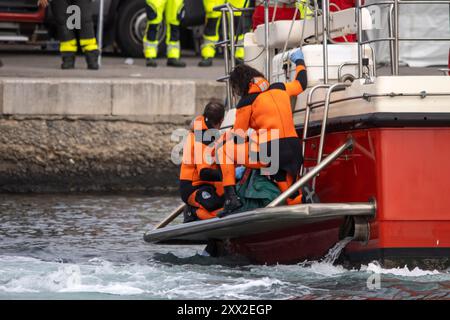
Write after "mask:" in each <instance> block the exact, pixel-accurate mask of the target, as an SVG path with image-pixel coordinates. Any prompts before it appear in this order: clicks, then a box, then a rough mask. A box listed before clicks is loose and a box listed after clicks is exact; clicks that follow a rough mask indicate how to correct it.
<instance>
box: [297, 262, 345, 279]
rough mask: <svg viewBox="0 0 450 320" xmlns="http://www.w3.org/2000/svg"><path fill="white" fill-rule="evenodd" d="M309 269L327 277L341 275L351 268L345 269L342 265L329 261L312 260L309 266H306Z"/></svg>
mask: <svg viewBox="0 0 450 320" xmlns="http://www.w3.org/2000/svg"><path fill="white" fill-rule="evenodd" d="M304 268H305V269H306V270H307V271H310V272H312V273H316V274H319V275H321V276H325V277H332V276H336V275H341V274H343V273H346V272H350V270H347V269H345V268H344V267H343V266H341V265H333V264H332V263H329V262H312V263H311V264H310V265H309V266H308V267H304Z"/></svg>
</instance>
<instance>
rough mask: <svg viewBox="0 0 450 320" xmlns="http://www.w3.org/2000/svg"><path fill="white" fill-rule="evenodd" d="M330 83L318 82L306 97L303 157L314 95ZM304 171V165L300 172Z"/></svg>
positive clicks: (303, 155)
mask: <svg viewBox="0 0 450 320" xmlns="http://www.w3.org/2000/svg"><path fill="white" fill-rule="evenodd" d="M329 87H330V85H328V84H318V85H316V86H314V87H312V88H311V90H309V92H308V97H307V99H306V108H305V120H304V123H303V134H302V157H305V149H306V141H305V139H306V137H307V135H308V126H309V117H310V114H311V106H312V97H313V95H314V93H315V92H316V91H317V90H318V89H326V88H329ZM302 173H303V165H302V168H301V169H300V174H302Z"/></svg>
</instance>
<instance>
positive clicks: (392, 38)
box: [323, 0, 450, 78]
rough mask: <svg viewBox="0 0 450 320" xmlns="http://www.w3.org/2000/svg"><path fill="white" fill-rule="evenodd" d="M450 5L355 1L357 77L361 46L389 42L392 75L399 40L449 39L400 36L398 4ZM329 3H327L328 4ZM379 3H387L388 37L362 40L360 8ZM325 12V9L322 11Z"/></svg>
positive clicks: (449, 0)
mask: <svg viewBox="0 0 450 320" xmlns="http://www.w3.org/2000/svg"><path fill="white" fill-rule="evenodd" d="M328 2H329V0H325V1H323V5H324V6H326V5H327V3H328ZM421 4H422V5H424V4H426V5H432V4H438V5H450V0H443V1H442V0H440V1H435V0H426V1H424V0H422V1H416V0H391V1H378V2H374V3H368V4H364V5H363V4H362V0H357V1H356V19H357V25H358V35H357V38H358V77H359V78H362V76H363V74H362V72H363V64H362V61H363V46H364V45H366V44H370V43H374V42H383V41H388V42H389V48H390V60H391V74H392V75H394V76H397V75H399V65H400V42H405V41H430V42H434V41H450V38H433V37H428V38H403V37H400V19H399V16H400V6H401V5H421ZM328 5H329V4H328ZM380 5H389V6H390V8H389V17H388V25H389V37H387V38H376V39H371V40H365V41H363V39H362V38H363V30H362V18H361V10H362V9H363V8H368V7H372V6H380ZM324 13H325V14H327V11H324ZM325 47H326V45H324V51H325V50H326V48H325Z"/></svg>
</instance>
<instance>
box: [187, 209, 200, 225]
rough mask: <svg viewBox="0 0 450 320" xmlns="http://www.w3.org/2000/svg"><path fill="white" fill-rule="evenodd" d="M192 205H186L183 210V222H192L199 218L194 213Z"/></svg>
mask: <svg viewBox="0 0 450 320" xmlns="http://www.w3.org/2000/svg"><path fill="white" fill-rule="evenodd" d="M195 209H196V208H194V207H191V206H186V207H185V208H184V210H183V223H188V222H193V221H198V220H200V219H199V218H198V217H197V215H196V214H195Z"/></svg>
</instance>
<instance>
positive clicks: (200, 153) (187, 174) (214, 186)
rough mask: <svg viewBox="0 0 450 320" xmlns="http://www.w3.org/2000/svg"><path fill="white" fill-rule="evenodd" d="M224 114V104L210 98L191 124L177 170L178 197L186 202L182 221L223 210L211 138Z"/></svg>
mask: <svg viewBox="0 0 450 320" xmlns="http://www.w3.org/2000/svg"><path fill="white" fill-rule="evenodd" d="M224 116H225V106H224V105H223V104H222V103H220V102H218V101H213V102H210V103H208V104H207V105H206V107H205V110H204V112H203V115H201V116H198V117H196V118H195V119H194V121H193V123H192V125H191V130H190V132H189V134H188V136H187V139H186V142H185V144H184V148H183V160H182V163H181V171H180V194H181V199H182V200H183V202H184V203H186V204H187V209H186V210H185V212H184V216H185V221H184V222H190V221H195V220H197V219H200V220H205V219H211V218H214V217H216V215H217V212H219V211H221V210H222V209H223V204H224V196H223V194H224V191H223V186H222V174H221V171H220V168H219V167H218V166H217V165H216V164H214V162H213V159H214V140H215V137H217V136H218V135H219V129H220V126H221V124H222V122H223V119H224ZM208 155H209V157H208Z"/></svg>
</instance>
